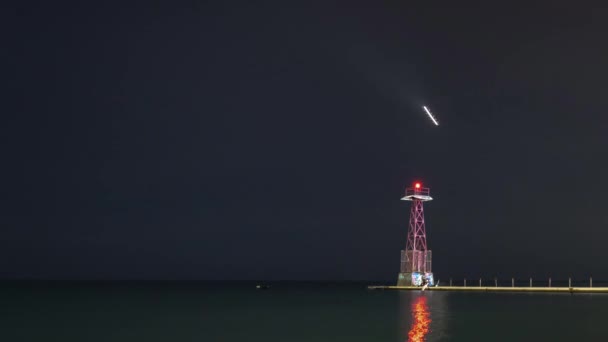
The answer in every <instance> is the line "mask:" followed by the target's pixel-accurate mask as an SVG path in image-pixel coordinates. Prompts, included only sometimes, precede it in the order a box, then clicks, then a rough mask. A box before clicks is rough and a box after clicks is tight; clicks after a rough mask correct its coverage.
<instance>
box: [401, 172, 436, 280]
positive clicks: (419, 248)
mask: <svg viewBox="0 0 608 342" xmlns="http://www.w3.org/2000/svg"><path fill="white" fill-rule="evenodd" d="M432 199H433V198H431V196H430V189H429V188H422V187H421V186H420V183H416V184H415V185H414V187H413V188H407V189H406V190H405V197H403V198H402V200H404V201H411V202H412V206H411V209H410V222H409V228H408V232H407V243H406V246H405V250H404V251H402V255H401V272H403V273H407V272H420V273H427V272H431V260H432V259H431V251H429V250H428V249H427V244H426V227H425V224H424V207H423V205H422V204H423V202H426V201H431V200H432Z"/></svg>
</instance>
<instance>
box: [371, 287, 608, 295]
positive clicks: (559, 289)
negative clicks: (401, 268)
mask: <svg viewBox="0 0 608 342" xmlns="http://www.w3.org/2000/svg"><path fill="white" fill-rule="evenodd" d="M367 288H368V289H369V290H409V291H421V290H422V287H420V286H368V287H367ZM425 291H453V292H561V293H608V287H539V286H537V287H523V286H520V287H513V286H432V287H427V288H426V289H425Z"/></svg>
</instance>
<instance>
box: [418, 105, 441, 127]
mask: <svg viewBox="0 0 608 342" xmlns="http://www.w3.org/2000/svg"><path fill="white" fill-rule="evenodd" d="M422 108H424V111H425V112H426V113H427V114H428V116H429V118H431V120H433V123H435V126H439V122H437V120H435V118H434V117H433V114H431V111H429V109H428V108H426V106H422Z"/></svg>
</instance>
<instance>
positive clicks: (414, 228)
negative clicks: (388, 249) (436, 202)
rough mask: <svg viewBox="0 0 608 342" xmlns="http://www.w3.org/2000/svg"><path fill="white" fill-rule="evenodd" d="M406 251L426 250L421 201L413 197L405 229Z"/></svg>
mask: <svg viewBox="0 0 608 342" xmlns="http://www.w3.org/2000/svg"><path fill="white" fill-rule="evenodd" d="M405 250H406V251H426V228H425V226H424V207H423V206H422V201H421V200H419V199H414V200H413V201H412V207H411V211H410V225H409V229H408V231H407V244H406V245H405Z"/></svg>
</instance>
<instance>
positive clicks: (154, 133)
mask: <svg viewBox="0 0 608 342" xmlns="http://www.w3.org/2000/svg"><path fill="white" fill-rule="evenodd" d="M452 3H454V2H452ZM142 4H143V3H142ZM572 6H573V5H572V3H571V2H568V6H566V5H560V4H559V1H557V2H556V1H546V2H545V3H543V4H541V3H537V4H533V3H528V5H527V6H526V7H515V6H514V5H511V6H503V5H498V4H496V3H492V5H487V6H486V7H477V6H476V7H464V5H461V6H455V5H453V4H452V5H451V6H445V5H442V4H440V3H438V2H429V1H422V2H415V3H414V2H411V1H404V0H401V1H371V0H370V1H274V2H265V1H259V2H258V1H240V2H239V1H223V2H221V1H217V2H213V1H198V2H196V1H191V2H179V1H171V2H165V3H162V2H154V4H150V3H148V4H146V5H142V6H135V5H133V4H129V5H127V4H125V3H122V4H118V3H116V4H110V3H106V2H97V5H94V4H92V3H91V2H89V3H86V4H85V3H84V2H83V3H81V2H78V3H76V2H74V3H57V2H40V3H24V4H22V5H19V6H13V7H10V8H4V10H3V11H2V12H3V13H2V15H1V16H2V22H3V24H2V26H3V31H4V33H5V36H7V37H6V38H5V40H4V48H3V53H2V57H0V58H1V61H2V65H3V67H4V68H3V69H4V71H3V73H2V74H3V75H2V79H3V81H4V82H3V83H4V84H5V86H4V89H5V91H4V92H3V93H4V96H3V100H2V124H1V125H0V126H1V128H0V132H1V136H0V139H1V146H2V150H1V152H2V153H1V156H2V162H1V166H0V176H1V178H2V184H3V185H2V188H1V189H0V193H1V194H2V195H1V197H0V198H2V213H1V215H0V220H1V221H0V278H4V279H168V280H180V279H186V280H237V279H243V280H247V279H263V280H370V281H371V280H374V281H380V280H387V281H396V279H397V273H398V271H399V258H400V250H401V249H402V248H404V246H405V242H406V233H407V222H408V216H409V202H403V201H400V200H399V199H400V198H401V197H402V195H403V193H404V189H405V187H406V186H409V185H410V184H412V182H414V181H416V180H418V181H422V182H423V184H424V185H425V186H428V187H430V188H431V195H432V196H433V197H434V201H432V202H429V203H427V204H426V205H425V213H426V221H427V234H428V243H429V248H431V249H432V250H433V257H434V258H433V262H434V265H433V266H434V272H435V277H436V278H439V279H447V278H448V277H454V278H458V277H464V276H467V277H472V278H474V277H479V276H483V277H494V276H498V277H503V278H510V277H511V276H515V277H520V278H525V277H529V276H534V277H537V278H538V277H547V276H549V275H550V276H553V278H554V279H556V278H560V277H561V278H564V277H567V276H569V275H572V276H575V277H587V276H589V275H593V276H594V277H595V278H597V279H608V258H607V254H606V253H607V251H606V243H607V241H608V211H607V210H606V208H607V207H608V199H607V193H608V179H607V175H608V118H607V116H606V115H607V112H608V95H607V91H608V62H607V61H608V40H607V39H606V37H608V20H606V18H607V17H608V11H607V10H605V9H601V8H591V7H582V6H578V5H577V6H578V7H572ZM422 105H427V106H429V108H430V109H431V110H432V111H433V113H434V114H435V116H436V117H437V119H438V120H439V122H440V125H439V126H438V127H436V126H434V125H433V124H432V122H431V121H430V120H429V119H428V117H427V116H426V114H425V113H424V112H423V111H422V109H421V106H422Z"/></svg>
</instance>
